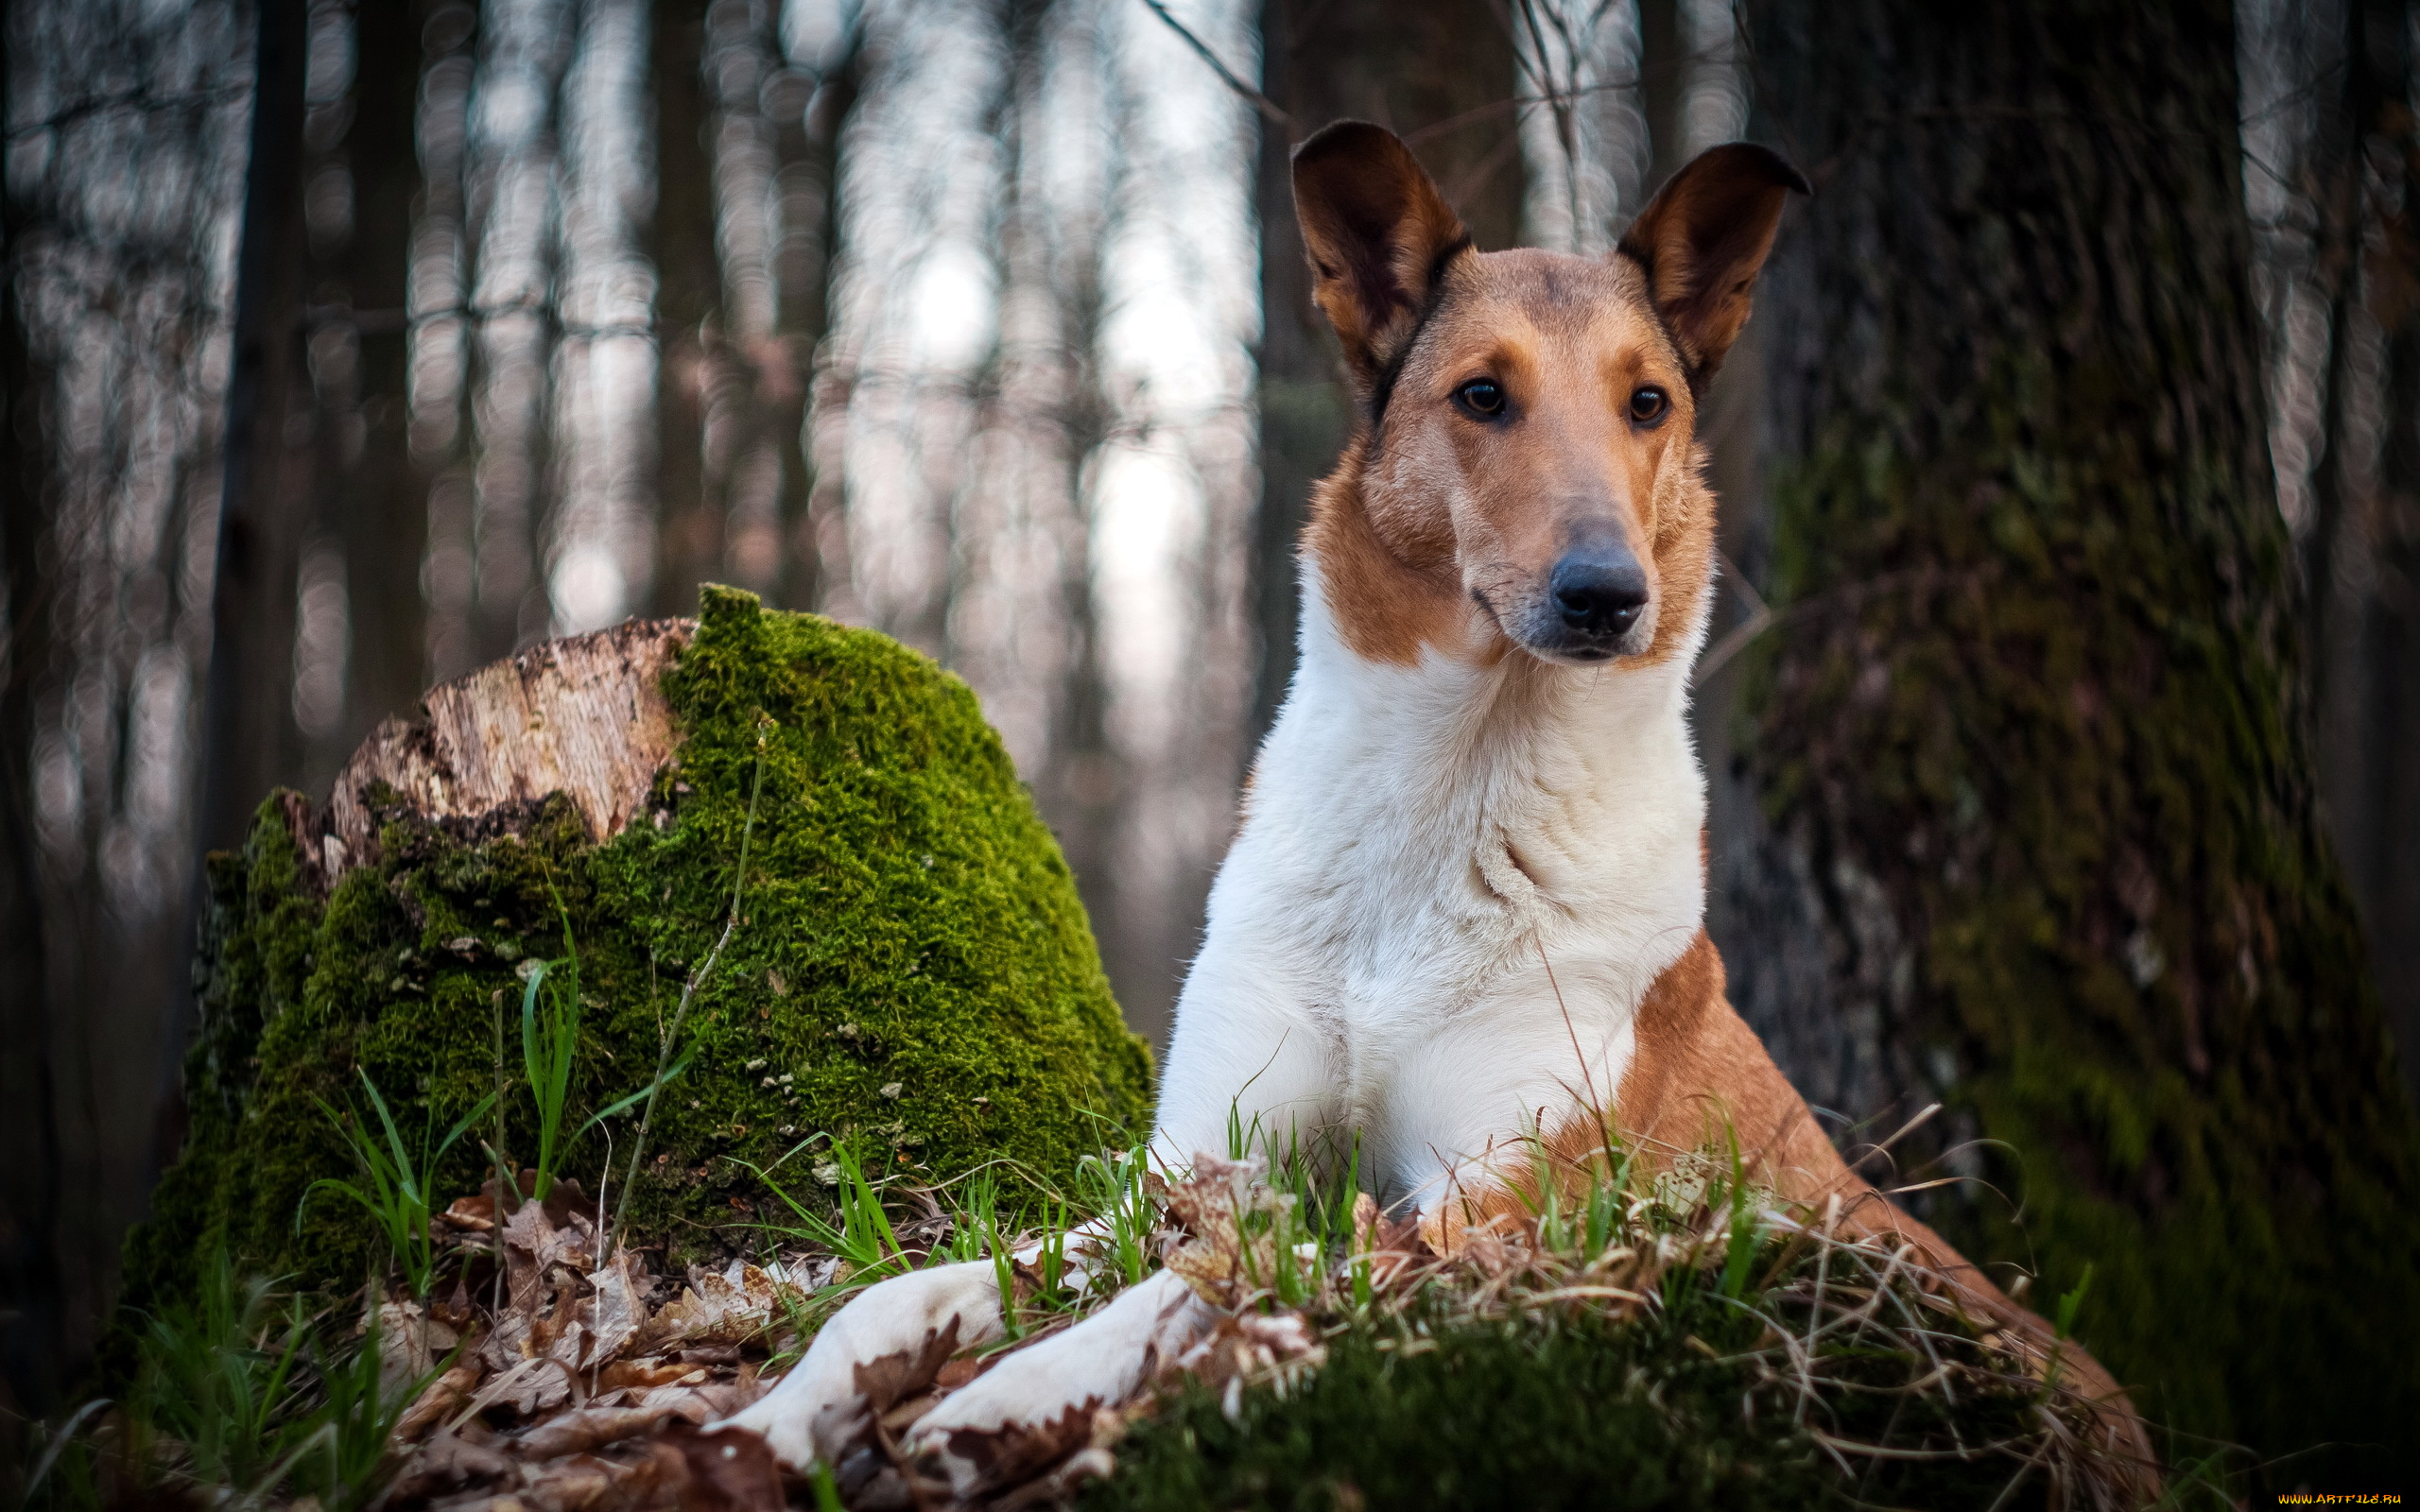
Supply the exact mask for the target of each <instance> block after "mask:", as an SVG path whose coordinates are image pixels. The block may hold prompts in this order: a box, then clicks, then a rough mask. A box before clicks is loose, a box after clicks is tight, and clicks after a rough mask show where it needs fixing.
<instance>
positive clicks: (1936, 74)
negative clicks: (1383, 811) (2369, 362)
mask: <svg viewBox="0 0 2420 1512" xmlns="http://www.w3.org/2000/svg"><path fill="white" fill-rule="evenodd" d="M1750 15H1751V18H1752V20H1753V23H1754V25H1753V26H1752V28H1751V31H1752V36H1753V39H1754V42H1755V47H1756V57H1757V63H1756V66H1757V70H1758V79H1759V84H1760V86H1761V91H1762V103H1763V106H1764V108H1766V109H1767V110H1769V111H1770V112H1772V113H1771V115H1770V117H1769V121H1768V130H1769V132H1770V134H1771V135H1772V136H1774V137H1777V138H1778V139H1779V141H1780V142H1781V143H1782V144H1783V145H1785V146H1786V147H1787V148H1788V149H1789V151H1790V152H1791V153H1792V154H1793V155H1794V156H1796V157H1797V159H1798V160H1799V161H1800V162H1801V163H1805V164H1806V165H1807V166H1808V167H1809V168H1810V169H1811V170H1813V173H1814V176H1815V179H1816V182H1817V189H1816V194H1815V198H1814V200H1813V204H1812V208H1811V210H1810V211H1809V212H1808V213H1807V214H1806V216H1805V218H1804V223H1803V224H1802V225H1800V226H1799V227H1798V228H1796V230H1795V231H1794V232H1785V236H1784V244H1783V246H1782V249H1781V250H1780V253H1779V255H1778V257H1777V258H1776V260H1775V264H1774V266H1773V267H1772V271H1771V272H1770V273H1769V275H1768V288H1767V293H1766V296H1765V298H1764V299H1763V300H1762V301H1761V307H1760V309H1759V311H1758V323H1759V324H1760V325H1761V326H1763V327H1764V328H1765V335H1766V340H1767V348H1766V351H1767V355H1768V361H1769V364H1770V366H1769V369H1768V382H1769V385H1770V393H1771V396H1772V398H1771V411H1770V416H1769V419H1770V421H1771V425H1772V436H1773V437H1774V438H1775V443H1776V452H1777V455H1776V456H1775V457H1774V458H1773V462H1774V471H1773V474H1772V475H1773V478H1774V488H1773V490H1772V497H1773V504H1774V509H1775V518H1774V532H1775V534H1774V548H1773V560H1774V568H1773V582H1772V590H1773V593H1774V596H1775V599H1776V602H1777V604H1778V606H1779V614H1780V620H1779V622H1778V625H1777V627H1776V628H1775V629H1774V630H1773V631H1772V633H1771V634H1769V635H1768V636H1767V637H1766V639H1765V643H1764V645H1763V647H1762V653H1763V655H1764V656H1765V658H1766V660H1765V662H1764V664H1763V665H1762V666H1761V668H1758V669H1755V670H1756V675H1757V676H1758V678H1759V679H1760V680H1759V681H1758V682H1757V683H1756V684H1755V686H1756V688H1757V692H1756V693H1755V695H1754V696H1752V697H1751V698H1750V700H1749V704H1748V708H1749V711H1750V712H1749V725H1750V731H1751V733H1752V735H1753V743H1752V744H1750V745H1749V746H1748V747H1746V750H1747V754H1746V756H1745V758H1744V762H1745V766H1744V772H1743V775H1744V777H1745V778H1746V779H1747V780H1748V781H1749V782H1753V783H1754V784H1755V787H1756V789H1757V790H1758V795H1759V797H1760V799H1761V816H1760V818H1761V819H1763V820H1769V821H1770V827H1769V828H1767V829H1765V830H1764V831H1763V833H1761V835H1759V836H1756V837H1754V843H1752V844H1749V845H1747V846H1744V847H1740V848H1738V849H1737V851H1736V853H1735V854H1734V855H1733V857H1732V859H1731V860H1730V862H1729V863H1727V864H1722V865H1719V867H1718V873H1717V877H1716V885H1717V886H1718V887H1719V888H1721V889H1724V890H1725V891H1726V892H1727V893H1728V897H1727V898H1726V899H1724V900H1723V902H1724V903H1725V906H1726V908H1727V910H1728V912H1729V915H1730V917H1732V918H1733V919H1736V920H1737V925H1736V928H1737V937H1733V938H1726V939H1724V940H1723V942H1722V943H1723V945H1724V947H1725V954H1726V955H1727V956H1728V957H1729V959H1730V962H1731V965H1732V968H1733V972H1734V979H1735V988H1736V995H1737V998H1738V1000H1739V1002H1740V1005H1741V1006H1742V1008H1743V1010H1744V1011H1746V1012H1747V1013H1748V1014H1749V1015H1750V1017H1751V1021H1752V1022H1755V1023H1756V1025H1757V1027H1758V1028H1759V1029H1760V1030H1762V1031H1764V1032H1765V1033H1766V1034H1767V1036H1768V1040H1769V1042H1771V1043H1772V1045H1773V1048H1774V1049H1775V1051H1776V1053H1777V1054H1778V1055H1779V1056H1780V1057H1781V1059H1782V1061H1783V1064H1784V1065H1785V1067H1786V1068H1787V1069H1788V1070H1789V1071H1790V1072H1791V1074H1793V1076H1794V1077H1795V1078H1797V1079H1798V1080H1799V1084H1800V1086H1801V1088H1802V1090H1804V1091H1806V1092H1807V1093H1808V1094H1809V1096H1810V1098H1812V1099H1813V1100H1814V1101H1816V1102H1818V1103H1819V1104H1825V1105H1828V1106H1830V1107H1833V1108H1840V1109H1841V1110H1843V1111H1845V1112H1847V1113H1848V1114H1850V1115H1851V1116H1867V1115H1875V1114H1880V1113H1883V1112H1884V1111H1886V1108H1887V1106H1888V1105H1889V1104H1891V1103H1893V1101H1894V1100H1895V1101H1897V1102H1898V1103H1899V1104H1900V1105H1901V1108H1902V1110H1905V1108H1906V1107H1907V1106H1908V1105H1910V1104H1917V1103H1922V1102H1926V1101H1930V1100H1933V1099H1940V1100H1942V1101H1944V1102H1945V1103H1946V1104H1947V1105H1948V1107H1949V1109H1950V1113H1949V1116H1948V1117H1946V1118H1945V1119H1942V1120H1938V1121H1936V1122H1935V1124H1934V1125H1931V1127H1930V1129H1928V1130H1927V1131H1926V1132H1925V1133H1924V1134H1920V1135H1919V1136H1918V1137H1917V1139H1916V1140H1915V1141H1913V1142H1911V1143H1912V1144H1913V1145H1914V1146H1920V1148H1911V1147H1909V1146H1903V1147H1902V1149H1901V1152H1900V1155H1901V1160H1902V1164H1903V1169H1906V1168H1908V1165H1909V1163H1910V1162H1911V1161H1913V1160H1922V1159H1924V1158H1925V1157H1926V1156H1927V1154H1934V1153H1939V1152H1941V1151H1942V1150H1943V1149H1944V1148H1945V1146H1949V1145H1953V1144H1955V1145H1957V1146H1958V1147H1957V1148H1955V1149H1953V1150H1951V1151H1950V1155H1949V1160H1948V1162H1947V1163H1948V1166H1949V1169H1950V1170H1951V1171H1952V1172H1956V1173H1959V1174H1971V1175H1983V1176H1988V1177H1990V1184H1989V1185H1982V1184H1971V1183H1970V1184H1962V1185H1959V1186H1955V1187H1950V1188H1946V1189H1942V1190H1939V1191H1936V1192H1933V1193H1930V1194H1924V1196H1920V1197H1918V1198H1916V1199H1915V1200H1916V1201H1917V1202H1918V1203H1919V1204H1920V1205H1925V1206H1929V1208H1930V1210H1931V1211H1930V1216H1931V1218H1932V1221H1933V1222H1935V1223H1936V1224H1937V1225H1938V1226H1940V1227H1941V1228H1943V1229H1945V1231H1947V1232H1949V1233H1950V1234H1952V1235H1953V1236H1954V1237H1955V1239H1956V1240H1957V1241H1958V1242H1960V1243H1961V1244H1962V1245H1963V1246H1967V1249H1968V1253H1970V1254H1975V1255H1977V1256H1978V1258H1979V1259H1984V1258H1987V1259H1989V1260H1993V1261H2014V1262H2030V1263H2035V1264H2038V1265H2039V1267H2040V1273H2041V1274H2040V1280H2039V1281H2038V1282H2037V1283H2036V1285H2035V1287H2034V1291H2033V1296H2034V1297H2035V1299H2036V1301H2037V1304H2038V1305H2043V1306H2048V1305H2049V1302H2050V1300H2051V1299H2052V1298H2055V1297H2059V1296H2060V1295H2062V1294H2064V1293H2066V1292H2068V1291H2070V1290H2071V1289H2073V1288H2075V1287H2077V1286H2079V1285H2081V1284H2082V1283H2083V1276H2084V1273H2085V1268H2086V1266H2087V1265H2090V1266H2091V1267H2093V1269H2092V1280H2091V1284H2090V1288H2089V1292H2088V1294H2087V1296H2086V1297H2085V1298H2084V1300H2083V1311H2082V1314H2081V1317H2080V1322H2079V1331H2080V1332H2081V1333H2082V1334H2083V1337H2084V1339H2085V1340H2086V1341H2087V1342H2088V1343H2090V1344H2091V1346H2092V1348H2093V1349H2094V1350H2095V1352H2096V1353H2098V1354H2099V1356H2100V1359H2101V1360H2103V1361H2104V1362H2106V1363H2107V1364H2108V1365H2109V1366H2110V1367H2111V1368H2112V1369H2113V1370H2114V1371H2115V1372H2116V1373H2117V1374H2118V1376H2119V1377H2120V1378H2121V1379H2124V1380H2126V1381H2128V1382H2129V1383H2135V1385H2136V1386H2137V1387H2138V1389H2139V1392H2140V1394H2139V1395H2138V1397H2137V1399H2136V1400H2138V1401H2139V1402H2141V1403H2142V1404H2143V1405H2144V1406H2145V1407H2146V1408H2147V1409H2148V1410H2149V1411H2150V1412H2151V1413H2152V1415H2153V1416H2154V1417H2159V1418H2162V1419H2165V1420H2167V1421H2169V1422H2170V1423H2173V1424H2175V1425H2176V1426H2178V1427H2180V1428H2184V1429H2187V1430H2190V1431H2192V1432H2196V1433H2201V1434H2208V1435H2221V1436H2229V1437H2235V1438H2238V1439H2241V1440H2244V1441H2246V1442H2249V1443H2250V1444H2252V1445H2253V1446H2254V1447H2255V1448H2256V1449H2257V1450H2259V1451H2261V1452H2264V1453H2270V1454H2275V1453H2282V1452H2290V1451H2296V1450H2302V1449H2305V1448H2308V1447H2309V1446H2311V1445H2313V1444H2316V1443H2319V1442H2322V1441H2329V1440H2332V1441H2336V1442H2338V1443H2345V1442H2351V1443H2356V1444H2358V1443H2360V1442H2363V1441H2367V1442H2369V1443H2372V1444H2398V1443H2400V1444H2403V1445H2405V1446H2406V1448H2405V1449H2404V1450H2403V1451H2402V1452H2407V1453H2408V1452H2409V1447H2408V1446H2409V1431H2410V1425H2411V1423H2412V1422H2413V1421H2415V1420H2420V1357H2416V1356H2415V1354H2414V1352H2413V1349H2412V1341H2413V1340H2414V1339H2415V1338H2420V1280H2416V1279H2415V1276H2414V1274H2413V1272H2412V1270H2411V1263H2410V1257H2411V1254H2412V1252H2413V1248H2414V1245H2415V1243H2416V1242H2420V1218H2416V1217H2415V1213H2420V1138H2415V1126H2414V1120H2413V1117H2412V1111H2411V1105H2410V1103H2409V1102H2408V1100H2407V1099H2406V1097H2405V1095H2404V1093H2403V1091H2402V1088H2401V1086H2400V1083H2399V1081H2398V1079H2397V1076H2396V1073H2395V1071H2394V1056H2393V1051H2392V1049H2391V1047H2390V1045H2389V1043H2388V1040H2387V1037H2386V1034H2385V1032H2384V1028H2383V1025H2382V1022H2381V1020H2380V1016H2379V1012H2378V1007H2377V998H2376V996H2375V993H2374V991H2373V989H2372V988H2371V986H2370V984H2369V981H2368V979H2367V975H2366V973H2365V971H2364V969H2363V959H2362V948H2361V943H2360V936H2359V930H2358V928H2357V927H2356V924H2355V921H2354V917H2353V913H2352V908H2351V905H2350V902H2349V900H2348V899H2347V897H2346V895H2345V890H2344V887H2343V885H2342V881H2341V879H2340V876H2339V873H2338V870H2337V868H2336V864H2335V861H2334V859H2333V857H2332V855H2331V854H2330V852H2329V851H2328V850H2327V848H2326V846H2325V844H2324V842H2323V837H2322V834H2321V832H2320V829H2319V825H2318V816H2317V814H2316V811H2315V807H2314V802H2313V797H2312V765H2311V759H2310V755H2309V752H2308V748H2307V744H2306V741H2305V739H2304V737H2303V734H2302V731H2301V727H2300V723H2299V704H2298V699H2297V695H2296V691H2295V690H2296V680H2295V679H2296V678H2297V676H2298V670H2297V661H2298V656H2299V652H2298V650H2297V647H2296V644H2295V633H2294V631H2295V612H2294V610H2295V593H2294V572H2293V563H2292V560H2291V556H2290V550H2289V548H2288V544H2287V540H2286V535H2285V531H2284V528H2283V525H2282V524H2281V522H2280V520H2279V518H2278V515H2277V511H2276V508H2275V506H2274V503H2273V496H2272V480H2271V473H2270V470H2269V459H2268V455H2267V449H2266V445H2265V440H2264V438H2265V434H2266V433H2265V427H2264V424H2263V414H2262V400H2261V391H2260V387H2259V367H2258V361H2257V340H2256V330H2255V325H2254V317H2253V311H2252V305H2251V301H2250V298H2249V294H2248V289H2247V276H2248V275H2247V264H2248V255H2249V253H2248V230H2247V226H2246V223H2245V219H2244V214H2243V208H2242V203H2243V202H2242V198H2241V194H2240V185H2239V180H2238V163H2239V152H2240V147H2239V144H2238V131H2237V121H2236V116H2237V103H2236V100H2237V95H2236V70H2235V38H2234V32H2233V26H2232V19H2231V15H2230V12H2229V11H2228V9H2227V8H2226V7H2225V6H2224V5H2221V4H2218V3H2216V0H2199V3H2190V0H2188V3H2179V4H2171V5H2163V6H2150V7H2140V8H2136V7H2128V6H2117V5H2103V4H2098V3H2095V0H2069V3H2066V4H2063V5H2058V6H2054V7H2049V8H2043V9H2035V8H2017V7H2007V8H1984V9H1977V8H1973V7H1967V8H1956V9H1939V8H1933V7H1927V6H1922V5H1914V4H1906V3H1900V0H1859V3H1857V4H1853V5H1851V6H1849V7H1847V8H1845V9H1843V8H1841V7H1822V8H1818V7H1814V6H1811V5H1807V4H1805V3H1803V0H1758V3H1756V4H1754V5H1752V6H1751V7H1750ZM1934 1131H1938V1132H1937V1133H1936V1132H1934ZM1976 1138H1980V1139H1983V1140H1987V1141H1990V1142H1992V1143H1988V1144H1981V1145H1978V1144H1973V1143H1962V1142H1966V1141H1971V1140H1974V1139H1976ZM1927 1197H1929V1199H1930V1200H1929V1202H1928V1203H1927V1202H1926V1198H1927ZM2013 1205H2014V1206H2013ZM2020 1213H2021V1218H2020V1217H2019V1216H2018V1214H2020ZM2335 1453H2336V1455H2337V1458H2335V1459H2334V1460H2332V1461H2329V1462H2328V1463H2326V1464H2325V1465H2323V1464H2321V1463H2320V1462H2319V1461H2317V1460H2309V1459H2306V1460H2298V1461H2295V1462H2294V1463H2293V1464H2292V1465H2290V1466H2289V1467H2287V1468H2286V1469H2284V1470H2283V1471H2282V1473H2283V1474H2284V1475H2285V1476H2286V1477H2287V1478H2288V1480H2289V1481H2291V1480H2294V1479H2298V1478H2301V1477H2304V1476H2311V1477H2315V1478H2316V1484H2321V1485H2323V1486H2325V1485H2339V1486H2348V1487H2349V1486H2352V1485H2353V1484H2355V1481H2354V1480H2342V1479H2337V1478H2336V1477H2337V1476H2339V1475H2357V1472H2365V1473H2384V1472H2385V1470H2386V1468H2387V1463H2388V1461H2387V1458H2386V1457H2385V1456H2386V1455H2387V1454H2388V1453H2389V1452H2387V1451H2376V1452H2371V1453H2369V1455H2368V1456H2367V1457H2366V1458H2365V1457H2364V1455H2363V1453H2362V1452H2359V1451H2337V1452H2335ZM2363 1484H2366V1483H2363ZM2379 1484H2385V1483H2383V1482H2380V1483H2379Z"/></svg>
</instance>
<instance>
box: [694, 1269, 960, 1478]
mask: <svg viewBox="0 0 2420 1512" xmlns="http://www.w3.org/2000/svg"><path fill="white" fill-rule="evenodd" d="M997 1277H998V1273H997V1272H996V1271H995V1270H994V1268H993V1265H992V1263H991V1262H990V1261H988V1260H983V1261H972V1262H969V1263H965V1264H959V1265H936V1266H934V1267H933V1268H931V1269H929V1270H920V1271H913V1272H910V1273H909V1274H908V1275H906V1276H896V1277H893V1278H891V1279H890V1280H887V1281H883V1282H880V1283H879V1284H877V1285H874V1286H873V1287H870V1288H868V1289H867V1291H866V1293H865V1295H864V1296H862V1297H857V1298H856V1300H854V1301H852V1302H850V1303H848V1304H847V1305H845V1306H843V1307H842V1308H841V1309H840V1311H839V1312H838V1314H835V1315H834V1317H833V1318H832V1321H830V1322H829V1323H826V1324H824V1325H823V1329H822V1332H820V1333H818V1334H816V1336H815V1342H814V1343H813V1344H812V1345H810V1346H808V1348H807V1351H806V1358H804V1360H801V1361H800V1362H799V1363H798V1364H797V1365H795V1366H792V1367H791V1368H790V1372H789V1374H787V1375H786V1376H784V1377H783V1378H782V1380H781V1383H780V1384H779V1385H777V1386H775V1387H774V1388H773V1389H772V1390H771V1391H770V1392H769V1393H767V1394H766V1395H765V1396H764V1397H762V1398H761V1399H759V1400H757V1401H756V1402H754V1403H753V1404H752V1405H751V1406H750V1407H749V1408H748V1409H747V1410H746V1411H744V1412H742V1413H740V1414H739V1415H738V1416H736V1417H732V1418H731V1419H729V1421H730V1422H731V1423H733V1424H735V1425H736V1426H738V1427H741V1428H748V1429H752V1430H754V1431H755V1432H757V1433H760V1434H762V1435H765V1438H766V1441H767V1442H768V1443H769V1444H771V1445H772V1447H773V1453H774V1455H775V1456H776V1457H778V1458H779V1459H780V1460H781V1461H782V1463H783V1464H785V1465H787V1466H788V1467H790V1468H791V1469H796V1470H804V1469H807V1468H808V1467H810V1466H812V1465H814V1464H815V1463H817V1462H818V1461H823V1462H825V1463H830V1462H831V1461H832V1460H834V1459H835V1458H837V1457H838V1455H839V1454H840V1453H841V1452H843V1451H845V1450H846V1449H847V1448H848V1446H849V1444H850V1443H851V1442H853V1441H854V1440H855V1439H856V1437H857V1436H858V1435H860V1434H861V1433H862V1432H863V1431H864V1427H865V1424H866V1422H867V1421H868V1418H869V1415H870V1414H872V1413H879V1412H881V1411H883V1410H884V1409H886V1408H888V1407H889V1406H890V1405H891V1403H893V1402H895V1401H897V1400H900V1399H901V1398H903V1397H906V1396H909V1395H911V1394H913V1393H915V1392H917V1391H921V1390H923V1389H924V1388H925V1386H927V1385H929V1384H930V1383H932V1379H933V1377H934V1375H935V1374H936V1373H937V1372H938V1371H939V1370H940V1369H941V1367H942V1364H943V1362H945V1361H947V1360H948V1359H949V1357H950V1356H951V1355H953V1354H955V1353H957V1352H958V1351H959V1350H960V1349H967V1348H969V1347H971V1346H974V1345H978V1344H986V1343H989V1342H990V1341H992V1340H993V1339H995V1338H997V1337H999V1334H1000V1288H999V1281H998V1279H997Z"/></svg>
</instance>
